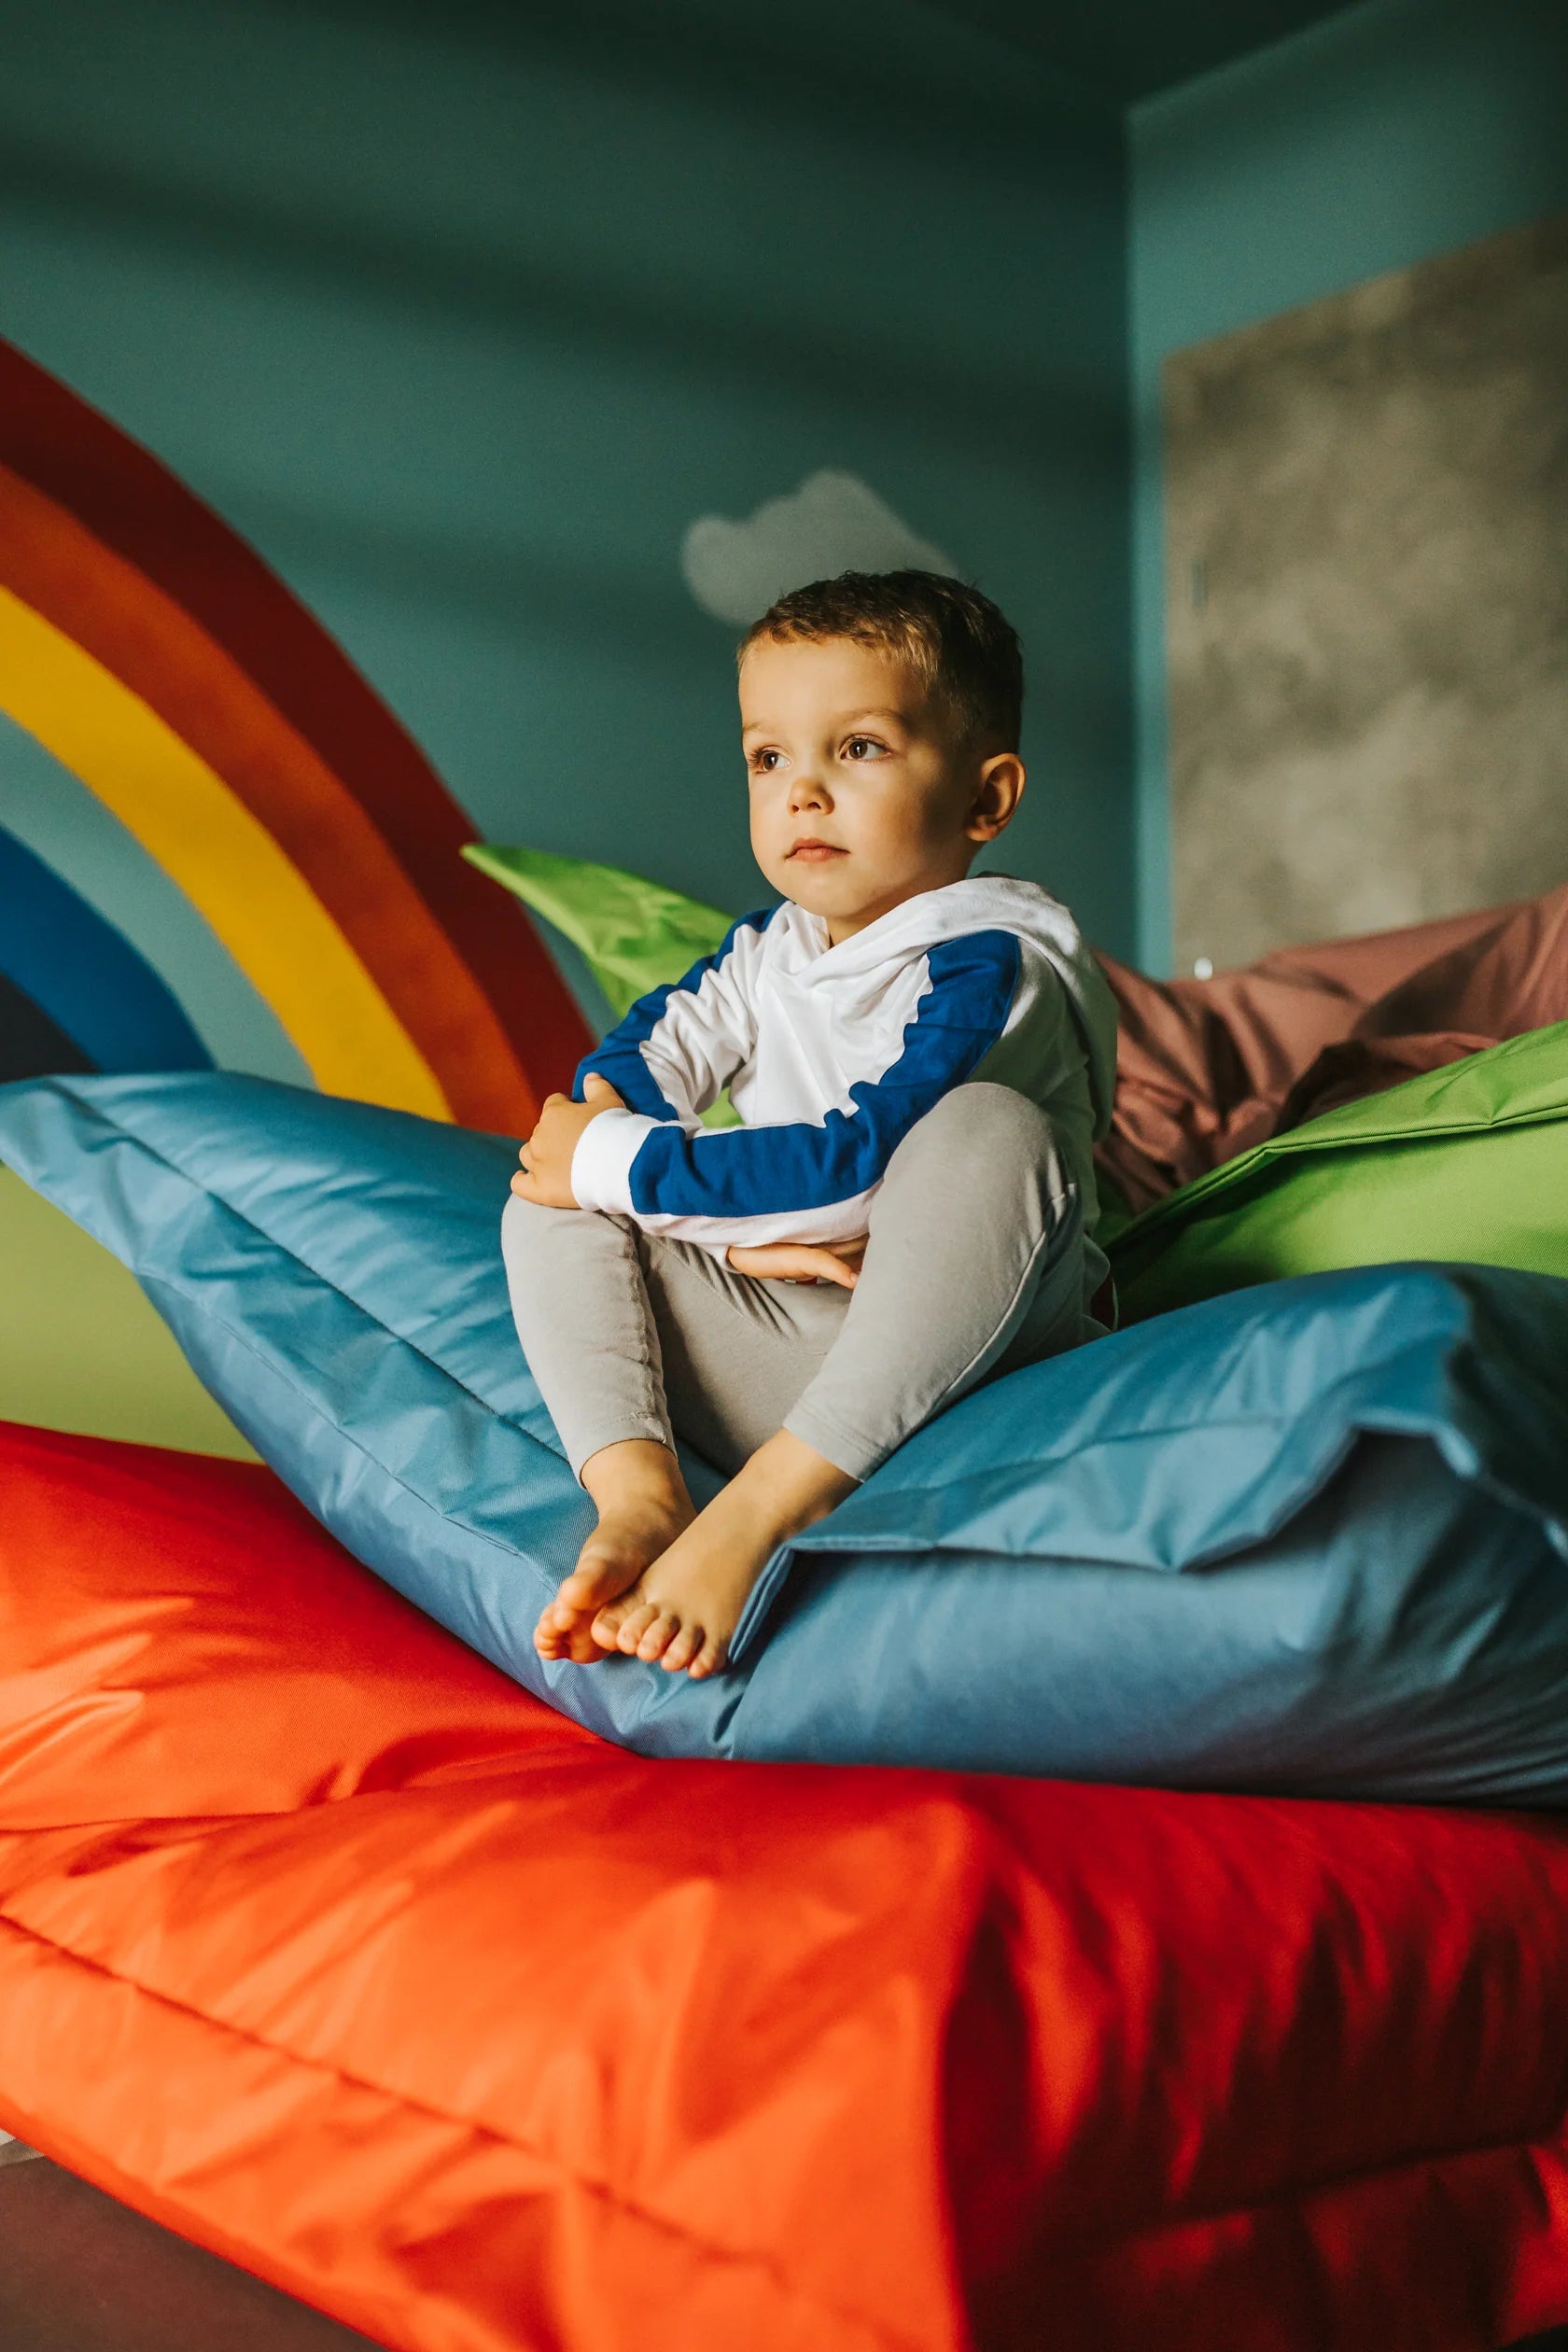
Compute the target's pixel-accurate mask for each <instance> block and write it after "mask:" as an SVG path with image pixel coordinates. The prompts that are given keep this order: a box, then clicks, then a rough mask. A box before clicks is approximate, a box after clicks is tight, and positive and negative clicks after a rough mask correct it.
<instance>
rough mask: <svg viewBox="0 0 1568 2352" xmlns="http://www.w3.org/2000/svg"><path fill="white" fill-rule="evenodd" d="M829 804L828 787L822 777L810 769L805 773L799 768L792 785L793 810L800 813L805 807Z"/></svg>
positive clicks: (791, 804)
mask: <svg viewBox="0 0 1568 2352" xmlns="http://www.w3.org/2000/svg"><path fill="white" fill-rule="evenodd" d="M828 805H829V795H828V788H827V786H826V784H824V783H823V781H822V779H821V777H819V776H813V775H812V774H811V772H810V770H809V769H807V770H805V772H804V773H803V772H802V771H801V770H800V769H798V768H797V770H796V771H795V775H794V777H793V779H792V780H791V785H790V807H791V811H793V812H796V813H798V812H799V811H800V810H801V809H803V808H826V807H827V806H828Z"/></svg>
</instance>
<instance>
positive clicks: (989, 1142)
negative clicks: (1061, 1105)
mask: <svg viewBox="0 0 1568 2352" xmlns="http://www.w3.org/2000/svg"><path fill="white" fill-rule="evenodd" d="M917 1136H918V1137H920V1138H921V1139H922V1141H930V1142H931V1144H933V1145H936V1144H940V1145H942V1146H943V1147H944V1148H951V1149H954V1150H959V1149H961V1150H962V1151H963V1152H964V1153H965V1154H966V1155H971V1156H973V1155H978V1154H981V1153H985V1154H987V1155H990V1154H995V1155H997V1157H998V1158H999V1159H1001V1160H1003V1161H1006V1162H1007V1163H1009V1164H1010V1165H1014V1166H1015V1165H1016V1164H1017V1162H1018V1161H1019V1160H1024V1161H1026V1162H1029V1163H1034V1162H1037V1161H1040V1160H1043V1159H1054V1157H1055V1155H1056V1132H1055V1129H1054V1128H1053V1127H1052V1125H1051V1122H1050V1120H1049V1118H1048V1117H1047V1116H1046V1114H1045V1113H1044V1112H1043V1110H1042V1109H1041V1108H1040V1105H1039V1103H1038V1102H1030V1100H1029V1098H1028V1096H1027V1095H1021V1094H1019V1093H1017V1092H1016V1091H1015V1088H1013V1087H1012V1086H997V1085H992V1084H991V1083H990V1082H989V1081H988V1080H987V1079H971V1081H970V1082H969V1084H968V1085H963V1086H955V1087H954V1088H953V1090H952V1092H951V1093H950V1094H945V1095H944V1096H943V1098H942V1099H941V1101H940V1102H938V1103H937V1104H936V1105H935V1106H934V1108H933V1109H931V1110H930V1111H928V1112H927V1113H926V1115H925V1117H924V1118H923V1119H921V1120H920V1121H919V1122H918V1123H917V1125H916V1126H915V1127H913V1128H912V1129H911V1130H910V1133H909V1135H908V1137H907V1138H906V1139H905V1141H907V1142H913V1141H915V1139H916V1137H917Z"/></svg>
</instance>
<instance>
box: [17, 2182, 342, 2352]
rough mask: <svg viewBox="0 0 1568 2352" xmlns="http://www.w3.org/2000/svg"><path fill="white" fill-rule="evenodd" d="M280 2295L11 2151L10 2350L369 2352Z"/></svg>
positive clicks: (335, 2326) (79, 2184)
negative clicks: (355, 2350)
mask: <svg viewBox="0 0 1568 2352" xmlns="http://www.w3.org/2000/svg"><path fill="white" fill-rule="evenodd" d="M369 2344H370V2339H369V2337H367V2336H361V2335H356V2334H354V2333H353V2332H352V2331H351V2330H349V2329H347V2328H340V2327H339V2325H338V2324H337V2322H336V2320H334V2319H326V2318H323V2317H322V2315H321V2313H320V2312H319V2311H311V2310H309V2309H307V2307H306V2306H305V2304H303V2303H295V2302H294V2301H293V2300H292V2298H291V2297H290V2296H287V2295H280V2294H279V2293H278V2292H277V2290H276V2289H274V2288H272V2287H265V2286H263V2285H262V2283H261V2281H260V2279H259V2278H252V2277H251V2276H250V2275H249V2273H248V2272H246V2271H242V2270H235V2269H233V2268H232V2266H231V2264H230V2263H228V2262H222V2261H218V2259H217V2255H215V2254H204V2253H203V2251H202V2249H201V2247H196V2246H188V2245H187V2244H186V2242H185V2240H184V2239H183V2238H177V2237H174V2236H172V2235H171V2234H170V2233H169V2232H168V2231H167V2230H161V2229H160V2228H159V2227H158V2225H157V2223H156V2222H154V2221H147V2220H144V2219H143V2218H142V2216H141V2215H140V2214H139V2213H133V2212H132V2211H131V2210H130V2209H129V2207H128V2206H126V2205H117V2204H116V2203H115V2201H114V2199H113V2198H112V2197H105V2196H104V2195H103V2194H102V2193H101V2191H98V2190H96V2189H90V2188H89V2187H88V2185H87V2183H86V2181H84V2180H77V2178H76V2177H75V2175H74V2174H72V2173H68V2172H62V2171H61V2169H60V2167H59V2165H58V2164H50V2163H45V2162H44V2161H43V2159H42V2158H39V2157H35V2158H31V2159H30V2160H29V2158H28V2157H27V2156H26V2154H25V2152H24V2151H23V2150H21V2149H20V2148H19V2147H18V2145H17V2143H16V2142H15V2141H14V2140H12V2141H8V2142H0V2347H3V2352H209V2347H210V2352H353V2348H354V2347H355V2346H356V2345H357V2346H358V2347H359V2352H366V2348H367V2346H368V2345H369Z"/></svg>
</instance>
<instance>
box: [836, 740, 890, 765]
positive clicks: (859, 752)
mask: <svg viewBox="0 0 1568 2352" xmlns="http://www.w3.org/2000/svg"><path fill="white" fill-rule="evenodd" d="M887 748H888V747H887V745H886V744H885V743H878V742H877V740H876V737H875V735H851V736H850V738H849V740H848V742H847V744H846V745H845V747H844V749H845V751H846V753H847V756H848V757H849V758H850V759H851V760H864V759H868V758H870V757H872V756H874V755H875V753H876V752H878V751H885V750H886V749H887Z"/></svg>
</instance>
